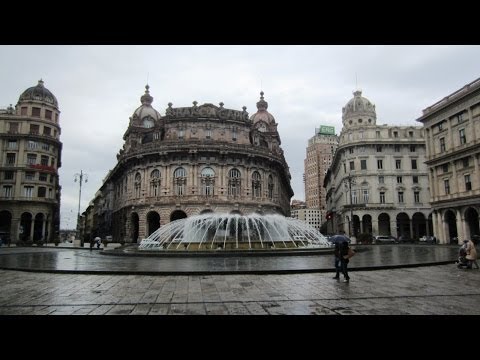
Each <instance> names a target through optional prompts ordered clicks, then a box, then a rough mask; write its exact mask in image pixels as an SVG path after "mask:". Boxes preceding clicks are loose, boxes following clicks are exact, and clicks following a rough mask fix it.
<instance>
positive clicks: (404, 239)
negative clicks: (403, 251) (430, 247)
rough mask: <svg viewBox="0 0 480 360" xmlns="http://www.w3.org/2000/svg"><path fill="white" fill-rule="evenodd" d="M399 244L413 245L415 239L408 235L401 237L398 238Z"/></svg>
mask: <svg viewBox="0 0 480 360" xmlns="http://www.w3.org/2000/svg"><path fill="white" fill-rule="evenodd" d="M398 242H399V243H413V239H411V238H410V236H408V235H400V236H399V238H398Z"/></svg>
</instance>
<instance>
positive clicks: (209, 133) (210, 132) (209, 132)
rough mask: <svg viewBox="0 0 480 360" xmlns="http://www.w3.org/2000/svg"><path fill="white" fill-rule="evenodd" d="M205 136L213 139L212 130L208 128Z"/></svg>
mask: <svg viewBox="0 0 480 360" xmlns="http://www.w3.org/2000/svg"><path fill="white" fill-rule="evenodd" d="M205 138H207V139H211V138H212V130H210V129H207V130H206V131H205Z"/></svg>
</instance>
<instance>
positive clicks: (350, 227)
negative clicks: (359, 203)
mask: <svg viewBox="0 0 480 360" xmlns="http://www.w3.org/2000/svg"><path fill="white" fill-rule="evenodd" d="M344 184H345V188H348V191H349V193H350V220H349V222H348V232H349V234H348V235H349V236H350V237H351V236H352V230H353V199H352V184H353V185H355V178H353V177H352V174H350V173H349V174H348V176H347V177H346V178H345V179H344Z"/></svg>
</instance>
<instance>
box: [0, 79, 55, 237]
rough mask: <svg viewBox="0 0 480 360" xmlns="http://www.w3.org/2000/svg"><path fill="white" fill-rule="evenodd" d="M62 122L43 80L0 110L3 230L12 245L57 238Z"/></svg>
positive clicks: (0, 215) (0, 224) (0, 217)
mask: <svg viewBox="0 0 480 360" xmlns="http://www.w3.org/2000/svg"><path fill="white" fill-rule="evenodd" d="M59 120H60V110H59V108H58V102H57V99H56V97H55V96H54V95H53V94H52V93H51V92H50V91H49V90H48V89H47V88H46V87H45V86H44V83H43V81H42V80H40V81H39V82H38V84H37V85H36V86H33V87H30V88H28V89H27V90H25V91H24V92H23V93H22V94H21V95H20V98H19V99H18V102H17V105H16V106H15V108H13V107H12V106H11V105H10V106H9V107H8V108H7V109H4V110H0V150H1V151H0V179H1V183H0V184H1V189H0V191H1V193H0V200H1V201H0V232H1V233H2V234H4V235H3V237H7V236H8V238H9V240H10V242H11V243H23V242H25V243H37V244H41V243H43V242H45V241H48V242H52V241H56V242H58V241H59V230H60V228H59V226H60V190H61V187H60V185H59V179H58V169H59V168H60V166H61V154H62V143H61V142H60V122H59ZM0 235H1V234H0Z"/></svg>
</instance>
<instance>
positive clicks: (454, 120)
mask: <svg viewBox="0 0 480 360" xmlns="http://www.w3.org/2000/svg"><path fill="white" fill-rule="evenodd" d="M417 121H420V122H422V123H423V126H424V129H425V139H426V143H427V156H426V160H427V161H426V163H427V166H428V170H429V181H430V195H431V198H430V203H431V205H432V208H433V228H434V232H435V235H436V236H437V238H438V239H439V240H440V242H442V243H450V242H451V243H457V242H458V243H461V241H462V240H464V239H470V238H471V237H472V236H474V235H477V236H478V235H480V228H479V214H480V78H479V79H476V80H475V81H473V82H471V83H470V84H467V85H465V86H464V87H462V88H461V89H459V90H457V91H455V92H454V93H453V94H450V95H448V96H446V97H445V98H443V99H442V100H440V101H439V102H437V103H435V104H433V105H431V106H429V107H428V108H426V109H424V110H423V114H422V116H421V117H420V118H418V119H417Z"/></svg>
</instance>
